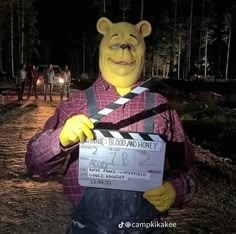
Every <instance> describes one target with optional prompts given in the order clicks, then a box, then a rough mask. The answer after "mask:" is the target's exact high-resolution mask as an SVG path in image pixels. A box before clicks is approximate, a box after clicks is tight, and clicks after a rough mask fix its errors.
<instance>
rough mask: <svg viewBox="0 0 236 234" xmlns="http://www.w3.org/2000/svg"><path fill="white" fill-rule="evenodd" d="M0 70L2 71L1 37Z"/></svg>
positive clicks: (0, 48)
mask: <svg viewBox="0 0 236 234" xmlns="http://www.w3.org/2000/svg"><path fill="white" fill-rule="evenodd" d="M0 71H1V72H2V71H3V70H2V39H1V38H0Z"/></svg>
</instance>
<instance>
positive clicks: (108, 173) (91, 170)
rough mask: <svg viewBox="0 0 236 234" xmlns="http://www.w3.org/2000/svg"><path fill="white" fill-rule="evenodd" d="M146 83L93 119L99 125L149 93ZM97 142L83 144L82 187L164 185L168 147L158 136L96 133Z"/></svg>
mask: <svg viewBox="0 0 236 234" xmlns="http://www.w3.org/2000/svg"><path fill="white" fill-rule="evenodd" d="M151 82H152V79H151V78H150V79H148V80H146V81H144V82H143V83H142V84H141V85H139V86H137V87H135V88H134V89H133V90H131V91H130V92H129V93H128V94H126V95H124V96H122V97H120V98H119V99H118V100H116V101H115V102H113V103H111V104H110V105H108V106H107V107H105V108H104V109H102V110H100V111H98V112H97V113H96V114H94V115H93V116H92V117H90V119H91V121H92V122H93V123H95V124H96V123H97V122H98V121H99V120H100V119H102V118H103V117H104V116H106V115H109V114H110V113H111V112H113V111H114V110H115V109H117V108H118V107H120V106H122V105H124V104H126V103H127V102H129V101H130V100H132V99H133V98H134V97H136V96H137V95H139V94H141V93H143V92H144V91H146V90H147V89H148V87H149V86H150V84H151ZM94 134H95V140H92V141H88V140H87V141H86V142H85V143H82V144H80V149H79V174H78V176H79V184H80V185H82V186H86V187H98V188H110V189H119V190H132V191H146V190H148V189H151V188H155V187H158V186H160V185H161V184H162V178H163V170H164V161H165V148H166V143H165V141H164V140H163V138H162V136H160V135H158V134H147V133H135V132H119V131H111V130H99V129H97V130H94Z"/></svg>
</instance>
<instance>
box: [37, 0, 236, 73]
mask: <svg viewBox="0 0 236 234" xmlns="http://www.w3.org/2000/svg"><path fill="white" fill-rule="evenodd" d="M107 1H108V2H109V0H107ZM205 1H206V2H207V0H205ZM95 2H96V1H93V0H86V1H74V0H67V1H56V0H50V1H49V0H36V8H37V11H38V17H37V19H38V25H37V26H38V30H39V36H40V41H41V44H40V47H39V52H40V56H41V57H40V60H39V63H49V62H52V63H54V64H59V65H63V64H72V66H75V64H77V65H76V66H78V68H76V70H81V69H82V67H81V66H82V65H81V63H82V62H81V57H82V45H83V32H86V36H87V37H90V36H92V35H98V32H97V31H96V22H97V20H98V19H99V18H100V17H101V16H102V14H101V15H98V14H97V8H96V6H95V7H93V8H92V6H94V4H95ZM100 2H102V1H100ZM172 2H173V1H172V0H165V1H156V0H144V19H146V20H148V21H150V22H151V24H152V27H158V22H159V20H160V17H161V15H162V13H163V12H164V11H166V12H167V13H168V14H169V16H172V15H173V4H172ZM178 2H181V1H180V0H179V1H178ZM185 2H186V3H188V4H183V6H184V7H181V8H178V14H181V15H182V16H186V15H189V7H190V0H189V1H185ZM200 2H202V1H196V0H194V12H193V13H194V15H196V14H199V12H200V11H201V4H199V3H200ZM218 2H219V3H218ZM230 2H234V1H232V0H225V1H217V4H218V9H219V10H220V9H221V5H222V6H224V5H225V4H226V3H230ZM118 3H119V1H118V0H110V4H108V5H107V6H108V7H107V12H106V14H105V15H104V16H107V17H108V18H109V19H110V20H111V21H113V22H118V21H121V20H122V15H121V12H120V11H119V6H118ZM206 4H207V3H206ZM140 6H141V0H131V10H130V11H129V14H128V16H127V21H129V22H131V23H134V24H136V23H138V22H139V21H140ZM234 12H235V10H234ZM206 14H207V12H206ZM234 15H235V14H234ZM233 24H234V25H236V23H235V19H234V17H233ZM151 36H152V35H151ZM232 36H233V38H235V28H233V31H232ZM233 41H234V40H232V42H233ZM98 43H99V41H95V42H94V47H97V46H98ZM87 46H88V45H87ZM231 50H232V51H235V45H234V43H231ZM75 51H78V56H77V57H78V58H77V59H76V61H75V58H73V59H72V58H71V57H72V56H71V54H72V53H74V52H75ZM231 54H235V53H231ZM232 60H233V59H232V58H231V63H232Z"/></svg>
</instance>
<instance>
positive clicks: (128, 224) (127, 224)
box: [118, 221, 176, 229]
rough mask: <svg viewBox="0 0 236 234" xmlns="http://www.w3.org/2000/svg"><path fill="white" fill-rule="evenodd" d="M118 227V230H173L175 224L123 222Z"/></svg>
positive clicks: (165, 222) (164, 222)
mask: <svg viewBox="0 0 236 234" xmlns="http://www.w3.org/2000/svg"><path fill="white" fill-rule="evenodd" d="M118 227H119V228H120V229H122V228H127V229H129V228H146V229H149V228H175V227H176V223H171V222H167V221H163V222H160V221H151V222H148V223H131V222H123V221H121V223H119V224H118Z"/></svg>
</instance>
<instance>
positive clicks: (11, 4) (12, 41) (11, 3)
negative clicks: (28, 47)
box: [10, 1, 14, 77]
mask: <svg viewBox="0 0 236 234" xmlns="http://www.w3.org/2000/svg"><path fill="white" fill-rule="evenodd" d="M10 8H11V77H14V39H13V35H14V31H13V30H14V28H13V2H12V1H11V2H10Z"/></svg>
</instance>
